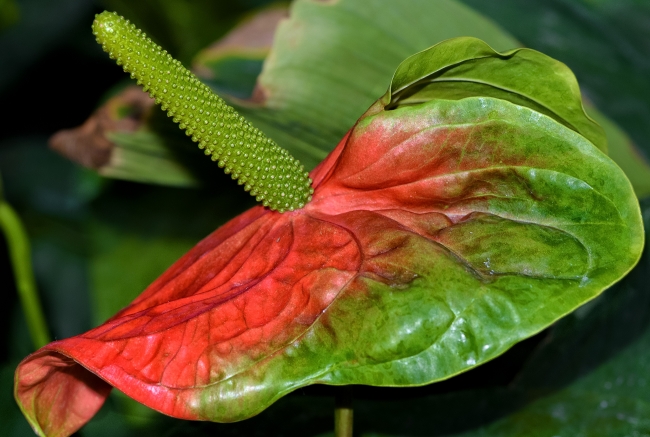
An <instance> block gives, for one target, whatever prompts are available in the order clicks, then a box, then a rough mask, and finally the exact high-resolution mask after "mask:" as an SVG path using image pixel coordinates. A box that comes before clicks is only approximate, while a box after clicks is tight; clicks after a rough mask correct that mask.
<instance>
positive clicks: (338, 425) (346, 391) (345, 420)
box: [334, 385, 354, 437]
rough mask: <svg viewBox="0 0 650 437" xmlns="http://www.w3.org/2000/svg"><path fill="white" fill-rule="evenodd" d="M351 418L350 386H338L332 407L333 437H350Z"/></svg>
mask: <svg viewBox="0 0 650 437" xmlns="http://www.w3.org/2000/svg"><path fill="white" fill-rule="evenodd" d="M353 420H354V410H353V409H352V387H351V386H349V385H346V386H343V387H339V388H338V392H337V394H336V398H335V407H334V437H352V425H353Z"/></svg>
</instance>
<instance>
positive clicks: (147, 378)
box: [16, 98, 642, 435]
mask: <svg viewBox="0 0 650 437" xmlns="http://www.w3.org/2000/svg"><path fill="white" fill-rule="evenodd" d="M578 164H579V165H578ZM312 177H313V178H314V180H315V187H316V192H315V194H314V200H313V201H312V202H311V203H310V204H309V205H307V207H305V208H304V209H302V210H299V211H296V212H293V213H285V214H283V215H281V214H277V213H273V212H270V211H267V210H264V209H262V208H259V207H258V208H254V209H252V210H250V211H248V212H247V213H245V214H243V215H241V216H240V217H238V218H236V219H234V220H233V221H231V222H230V223H228V224H227V225H225V226H224V227H222V228H220V229H219V230H217V231H216V232H215V233H213V234H212V235H211V236H209V237H208V238H206V239H205V240H203V241H202V242H201V243H199V244H198V245H197V246H196V247H195V248H194V249H192V250H191V251H190V252H189V253H188V254H186V255H185V256H184V257H183V258H181V259H180V260H179V261H178V262H177V263H176V264H174V266H172V267H171V268H170V269H169V270H168V271H167V272H166V273H165V274H163V276H161V277H160V278H159V279H158V280H157V281H155V282H154V283H153V284H152V285H151V286H150V287H149V288H148V289H147V290H145V292H144V293H143V294H142V295H141V296H140V297H139V298H137V299H136V300H135V301H134V302H133V303H132V304H131V305H130V306H129V307H127V308H126V309H125V310H123V311H122V312H120V313H118V314H117V315H116V316H115V317H113V318H112V319H111V320H109V321H108V322H107V323H105V324H104V325H102V326H100V327H98V328H96V329H94V330H92V331H89V332H88V333H86V334H83V335H81V336H77V337H73V338H70V339H67V340H62V341H59V342H55V343H52V344H50V345H49V346H47V347H45V348H43V349H41V350H40V351H38V352H37V353H35V354H34V355H32V356H30V357H28V358H27V359H26V360H25V361H24V362H23V363H22V364H21V366H20V367H19V369H18V371H17V385H16V394H17V398H18V399H19V400H20V402H21V404H22V406H23V410H24V412H25V413H26V414H27V415H28V417H30V421H31V423H32V424H33V425H34V426H36V427H39V426H40V427H48V428H45V429H44V430H43V431H44V432H45V433H46V434H48V435H50V434H51V435H59V434H58V432H61V434H60V435H66V433H69V432H71V431H72V430H73V429H75V428H76V427H78V426H80V425H81V424H82V422H83V421H84V420H87V419H88V418H89V416H90V415H92V414H93V413H94V410H96V409H97V408H99V406H100V405H101V402H102V401H103V396H105V395H106V390H107V389H108V388H109V387H110V386H109V385H107V384H106V383H104V382H102V381H101V380H100V379H98V378H97V377H95V376H91V375H93V374H95V375H97V376H99V377H100V378H101V379H103V380H105V381H107V382H108V383H110V384H111V385H115V386H116V387H118V388H119V389H120V390H122V391H124V392H125V393H126V394H128V395H129V396H131V397H133V398H135V399H136V400H138V401H140V402H142V403H144V404H146V405H149V406H151V407H153V408H155V409H158V410H159V411H162V412H165V413H166V414H170V415H173V416H175V417H181V418H187V419H202V420H214V421H233V420H240V419H243V418H246V417H249V416H251V415H254V414H257V413H259V412H260V411H261V410H262V409H264V408H265V407H267V406H268V405H269V404H271V403H273V402H274V401H275V400H277V399H278V398H279V397H281V396H282V395H284V394H286V393H288V392H290V391H292V390H295V389H296V388H298V387H301V386H304V385H308V384H312V383H327V384H334V385H337V384H350V383H357V384H370V385H420V384H426V383H429V382H433V381H436V380H441V379H445V378H448V377H450V376H453V375H455V374H457V373H459V372H462V371H465V370H467V369H470V368H472V367H475V366H476V365H478V364H481V363H483V362H485V361H487V360H490V359H492V358H494V357H496V356H497V355H499V354H501V353H503V352H504V351H505V350H506V349H508V348H509V347H510V346H512V345H513V344H514V343H516V342H517V341H519V340H521V339H523V338H526V337H528V336H530V335H532V334H534V333H536V332H538V331H539V330H541V329H543V328H544V327H546V326H548V324H550V323H552V322H553V321H555V320H556V319H558V318H559V317H561V316H563V315H565V314H566V313H568V312H570V311H572V310H573V309H575V308H576V307H577V306H579V305H581V304H582V303H584V302H585V301H587V300H589V299H592V298H593V297H595V296H596V295H598V294H599V293H600V292H601V291H602V290H603V289H604V288H606V287H608V286H609V285H611V284H612V283H613V282H614V281H616V280H617V279H619V278H620V277H621V276H622V275H623V274H625V273H626V272H627V271H628V270H629V269H630V268H631V267H632V265H633V264H634V263H635V262H636V260H637V259H638V256H639V253H640V250H641V246H642V238H641V235H642V234H641V232H642V230H641V223H640V216H639V211H638V205H637V204H636V201H635V198H634V196H633V193H632V190H631V187H630V185H629V182H628V181H627V179H625V177H624V175H623V174H622V172H621V171H620V170H619V169H618V167H616V165H615V164H613V163H612V162H611V161H610V160H609V159H608V158H607V157H606V156H605V155H604V154H602V153H601V152H600V151H598V150H597V149H596V148H595V147H594V146H593V145H592V144H591V143H590V142H588V141H587V140H585V139H584V138H583V137H581V136H580V135H578V134H577V133H575V132H573V131H571V130H569V129H567V128H566V127H564V126H562V125H560V124H558V123H557V122H555V121H554V120H552V119H550V118H548V117H546V116H544V115H541V114H539V113H537V112H535V111H532V110H530V109H527V108H523V107H520V106H516V105H513V104H511V103H509V102H505V101H503V100H498V99H492V98H467V99H463V100H459V101H447V100H433V101H431V102H428V103H424V104H420V105H415V106H406V107H403V108H398V109H394V110H390V111H386V110H384V109H383V108H382V107H381V105H380V104H377V105H375V106H373V107H372V108H371V109H370V110H369V111H368V112H367V114H366V115H365V116H364V117H363V118H362V119H361V120H360V121H359V123H358V124H357V125H356V127H355V128H354V129H353V130H352V131H351V133H350V134H349V136H347V137H346V138H345V139H344V140H343V141H342V142H341V143H340V145H339V147H338V148H337V149H336V150H335V151H334V152H333V153H332V154H331V155H330V157H329V158H328V159H327V160H325V161H324V162H323V164H322V165H321V166H319V167H318V168H317V169H316V170H315V171H314V172H313V173H312ZM504 235H506V236H507V238H504ZM360 315H362V316H361V317H360ZM80 364H81V365H80ZM82 366H83V367H82ZM85 369H88V370H90V371H91V372H92V373H89V372H87V370H85ZM80 378H83V379H81V381H80ZM57 387H65V388H66V390H65V391H61V390H60V389H59V388H57ZM57 396H62V397H61V398H57ZM63 400H66V401H67V402H73V403H71V404H65V403H64V402H63ZM33 402H37V404H33ZM79 403H80V404H79ZM31 405H35V406H34V407H30V406H31ZM52 405H58V406H63V405H65V407H66V408H65V412H64V411H62V410H59V409H51V406H52ZM81 407H83V408H81ZM84 415H86V417H85V418H84ZM63 424H65V425H63ZM62 429H64V431H61V430H62Z"/></svg>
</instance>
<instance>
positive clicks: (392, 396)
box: [0, 0, 650, 437]
mask: <svg viewBox="0 0 650 437" xmlns="http://www.w3.org/2000/svg"><path fill="white" fill-rule="evenodd" d="M305 1H307V0H305ZM310 1H311V0H310ZM313 1H316V0H313ZM358 1H362V0H358ZM423 1H424V0H423ZM450 1H451V0H450ZM415 3H417V0H415ZM455 3H459V4H461V5H462V6H463V7H468V8H472V9H474V10H475V11H476V12H477V13H479V14H481V15H482V16H483V17H485V19H487V20H491V21H492V22H493V23H494V24H495V25H496V26H500V27H501V29H503V31H504V33H505V34H509V35H510V36H511V37H513V38H514V39H516V40H517V41H519V42H520V43H521V45H523V46H526V47H530V48H534V49H537V50H540V51H542V52H544V53H546V54H548V55H550V56H552V57H554V58H556V59H559V60H561V61H562V62H564V63H566V64H567V65H568V66H569V67H570V68H571V69H572V70H573V71H574V73H575V74H576V76H577V77H578V80H579V82H580V85H581V89H582V91H583V94H584V96H585V98H586V100H587V101H589V102H591V103H592V104H593V105H595V106H596V107H597V108H598V109H599V110H600V111H601V112H602V113H603V114H604V115H605V116H607V117H608V118H609V120H610V121H607V120H605V121H604V123H610V122H613V123H615V124H617V125H618V127H619V128H620V130H617V129H618V128H617V129H616V130H614V131H615V132H617V133H618V135H620V138H617V140H618V141H623V142H626V143H627V144H628V145H629V147H630V148H633V150H634V152H633V153H635V154H636V155H634V154H633V155H632V158H630V157H629V156H628V157H627V158H626V159H628V160H630V161H632V162H631V163H630V164H629V165H630V166H631V168H635V167H634V165H639V166H641V165H645V164H644V163H645V162H647V159H648V157H650V140H649V138H650V86H649V84H648V83H649V82H648V77H650V2H648V1H647V0H500V1H498V2H486V1H483V0H463V1H462V2H455ZM287 5H288V3H280V4H278V3H274V2H271V1H269V0H228V1H226V0H185V1H182V2H181V1H173V0H140V1H138V2H133V1H127V0H0V96H1V97H0V102H1V104H2V106H3V107H4V108H5V109H4V110H2V113H3V114H4V115H3V116H2V118H1V126H2V128H1V129H0V180H1V183H2V184H1V187H2V193H3V194H2V195H3V197H4V199H5V201H6V202H8V203H9V204H10V205H11V206H12V207H13V208H14V209H15V210H16V211H17V213H18V214H19V216H20V217H21V219H22V221H23V223H24V225H25V227H26V230H27V234H28V236H29V239H30V243H31V248H32V262H33V267H34V272H35V277H36V281H37V286H38V290H39V293H40V297H41V300H42V303H43V307H44V310H45V317H46V320H47V326H48V329H49V332H50V334H51V336H52V338H54V339H57V338H65V337H69V336H73V335H76V334H79V333H82V332H84V331H86V330H88V329H90V328H91V327H93V326H96V325H97V324H99V323H102V322H103V321H104V320H106V319H107V318H108V317H109V316H110V315H112V314H113V313H114V312H115V311H116V310H119V308H121V307H122V306H123V305H124V304H125V303H128V302H129V301H130V300H131V299H132V298H134V297H135V296H137V294H138V293H139V292H140V291H141V290H142V289H144V287H146V285H148V284H149V283H150V282H151V281H152V280H153V279H155V278H156V277H157V276H158V275H159V274H160V273H162V271H164V269H165V268H166V267H168V266H169V265H170V264H171V263H172V262H173V261H175V260H176V259H177V258H178V257H180V256H181V255H182V254H183V253H184V252H185V251H187V250H188V249H189V248H190V247H192V246H193V245H194V244H195V243H196V242H197V241H199V240H200V239H201V238H203V237H204V236H206V235H207V234H208V233H210V232H211V231H212V230H214V229H215V228H216V227H218V226H219V225H220V224H222V223H224V222H225V221H226V220H227V219H229V218H231V217H234V216H235V215H236V214H237V213H239V212H241V211H243V210H245V209H246V208H248V207H250V206H251V205H252V201H251V199H250V196H248V195H247V194H246V193H244V192H243V190H239V189H238V188H236V187H237V186H236V184H234V183H232V181H230V179H229V178H228V177H225V176H223V175H216V174H214V175H213V174H212V173H209V172H208V171H207V170H206V169H204V168H203V167H202V164H197V165H196V168H194V169H193V170H192V174H191V175H189V176H188V174H187V173H184V172H183V171H181V170H179V171H178V172H177V173H174V174H175V175H176V176H177V179H175V180H174V181H172V182H170V183H168V184H165V183H164V182H165V181H153V182H156V183H155V184H148V183H142V181H140V182H136V181H133V180H123V179H137V177H130V176H129V174H126V173H128V171H127V170H128V169H127V170H124V169H118V170H119V171H124V172H126V173H119V171H118V170H115V169H114V168H103V169H102V168H99V170H100V171H99V173H102V172H103V173H102V174H104V175H108V176H116V175H117V176H119V175H120V174H121V175H122V178H121V179H116V178H109V177H105V176H102V175H100V174H98V171H95V170H93V169H89V168H86V167H84V166H81V165H79V164H77V163H75V162H73V161H72V160H70V159H68V158H66V157H64V156H62V155H61V154H59V153H57V152H56V151H54V150H52V148H51V147H48V142H50V138H51V137H52V136H53V135H54V134H55V133H57V132H58V131H61V130H64V129H71V128H75V127H77V126H80V125H82V124H83V123H84V122H86V120H87V119H88V118H89V117H90V116H91V114H93V113H94V111H96V110H97V109H98V108H100V107H101V105H102V104H104V103H105V102H106V101H107V99H109V98H110V97H111V96H115V95H118V94H119V93H120V92H121V91H122V90H123V89H124V87H125V86H126V85H127V84H128V82H129V80H128V77H127V75H126V74H124V73H123V72H122V70H121V69H120V68H119V67H117V66H116V65H115V64H114V62H113V61H112V60H110V59H109V58H108V56H106V54H105V53H103V52H102V50H101V48H100V47H99V46H98V45H97V44H96V43H95V41H94V38H93V36H92V33H91V30H90V25H91V23H92V20H93V17H94V14H96V13H99V12H101V11H103V10H104V9H108V10H114V11H117V12H118V13H119V14H121V15H124V16H125V17H127V18H129V19H130V20H131V21H132V22H134V23H135V24H136V25H137V26H138V27H140V28H142V29H143V30H144V31H145V32H147V33H148V34H149V35H150V36H152V38H153V39H154V40H155V41H157V42H158V43H159V44H161V45H162V46H163V47H165V48H166V49H167V50H168V51H169V52H170V53H172V55H173V56H175V57H176V58H178V59H179V60H181V61H182V62H183V63H184V64H185V65H188V66H189V65H194V66H195V67H196V68H197V69H200V68H202V67H203V68H206V66H207V68H208V69H211V70H210V71H208V72H207V73H205V76H206V77H210V78H211V79H212V82H211V85H212V86H213V87H215V89H218V90H220V91H222V92H224V93H226V94H227V95H230V96H232V98H233V99H234V100H236V99H238V98H239V99H242V98H248V97H250V96H251V95H253V93H254V85H255V79H256V77H257V75H258V74H259V73H260V72H261V69H262V65H263V59H264V56H265V55H266V54H267V53H268V47H266V46H265V45H264V44H261V45H260V46H259V47H257V48H256V50H253V51H248V52H246V54H245V56H244V55H242V56H240V57H239V58H237V59H235V61H233V60H232V59H231V58H228V59H226V60H225V61H224V62H221V63H218V64H217V63H214V62H213V63H212V64H211V63H210V62H207V61H205V56H204V55H205V53H204V52H202V51H203V49H205V48H207V47H209V46H210V45H211V44H213V43H214V42H215V41H218V40H219V39H220V38H222V37H224V35H226V34H227V33H228V32H229V31H231V30H232V29H233V28H234V27H235V26H236V25H238V23H241V22H242V20H244V21H246V20H248V21H250V19H251V17H253V14H255V13H256V11H259V10H260V9H264V8H266V9H265V10H268V8H269V7H271V8H272V9H273V8H280V9H281V10H284V9H283V8H286V6H287ZM281 15H282V14H280V16H281ZM436 42H438V41H435V40H434V41H431V42H430V44H429V45H433V44H435V43H436ZM201 53H204V55H203V57H201V56H197V55H200V54H201ZM219 59H220V60H223V59H225V58H219ZM213 60H214V59H213ZM386 85H387V83H386ZM376 97H379V95H377V96H376ZM138 105H140V106H138ZM120 108H125V110H127V111H133V110H134V109H133V108H136V109H137V108H140V109H141V110H142V111H150V109H149V107H148V106H147V104H146V102H145V103H138V104H131V103H129V104H126V103H125V104H124V105H123V107H122V106H119V105H118V109H117V110H118V112H119V110H120ZM156 114H157V113H155V112H154V113H152V115H149V116H148V118H147V120H146V123H148V124H149V126H150V127H152V126H153V128H152V129H151V130H152V131H155V132H158V133H160V132H168V131H167V130H166V129H168V126H167V125H166V124H165V123H166V122H165V121H160V120H158V119H157V117H158V115H156ZM359 115H360V114H359ZM110 116H111V115H110V114H109V115H108V117H109V118H110ZM125 117H126V118H129V117H130V119H133V120H135V121H134V122H135V123H136V124H138V123H142V119H141V118H139V114H133V113H129V114H127V116H122V115H120V116H115V115H113V118H114V119H113V121H115V119H122V118H125ZM599 121H601V120H599ZM138 126H139V124H138ZM107 129H108V130H110V129H114V130H116V131H117V130H119V129H117V128H115V126H114V125H111V127H110V128H107ZM101 133H106V132H105V131H101V132H100V134H97V133H95V135H94V136H93V135H91V137H92V138H94V139H95V140H97V135H99V136H101ZM608 133H609V132H608ZM169 137H173V138H175V139H174V141H173V142H177V143H179V144H182V145H181V149H182V148H183V147H184V146H185V145H187V144H186V143H187V140H186V139H185V138H184V137H183V136H182V135H181V136H179V135H178V129H175V130H174V132H173V133H169ZM79 138H84V137H83V136H81V137H80V136H77V137H74V136H73V137H72V140H71V139H69V138H68V139H67V140H66V141H63V140H62V142H61V143H60V144H62V145H60V147H59V149H65V148H66V146H69V147H68V149H70V148H71V149H74V145H75V141H78V140H79ZM92 138H91V139H92ZM111 138H112V141H114V142H115V143H116V144H121V145H122V146H124V147H125V148H126V146H125V145H128V144H131V143H129V141H135V142H137V141H142V142H143V143H142V144H145V143H146V144H150V143H149V142H148V141H149V140H151V138H149V137H146V138H145V137H133V136H132V137H128V138H127V137H119V135H118V136H116V137H111ZM129 138H130V139H129ZM143 138H144V139H143ZM154 140H155V139H154ZM154 140H151V141H153V142H155V141H154ZM97 141H99V140H97ZM100 142H101V141H100ZM138 144H140V143H138ZM630 150H632V149H630ZM165 153H167V152H165ZM169 153H176V152H169ZM68 154H69V155H71V156H73V157H74V156H76V159H77V160H78V161H79V160H81V161H83V159H84V157H83V156H81V157H80V156H79V153H78V150H77V151H76V152H75V150H72V152H70V150H68ZM181 155H182V154H181ZM165 156H167V155H165ZM165 156H163V158H164V159H166V158H165ZM176 158H178V159H179V160H180V162H183V160H184V159H185V158H183V156H180V155H179V156H177V157H176ZM164 159H163V160H164ZM165 162H167V161H165ZM134 165H135V164H134ZM161 165H162V164H161ZM188 165H189V164H188ZM192 165H193V164H192ZM190 166H191V165H190ZM644 171H645V170H644V169H643V168H641V169H638V171H637V172H635V173H634V175H630V177H631V178H632V177H636V178H637V179H638V180H637V183H636V184H635V188H637V193H638V194H639V197H640V202H641V207H642V212H643V214H644V222H645V225H646V228H647V227H648V226H649V225H650V200H648V194H650V179H647V180H646V176H647V173H644ZM111 172H113V173H111ZM125 174H126V176H125ZM131 176H132V175H131ZM141 179H142V178H141ZM145 179H146V177H144V179H143V180H145ZM206 181H210V183H209V184H206V183H205V182H206ZM149 182H151V181H149ZM170 185H172V186H170ZM190 186H191V187H190ZM649 288H650V261H649V260H648V256H647V249H646V254H645V255H644V258H643V259H642V260H641V263H640V264H639V266H637V268H635V270H634V271H633V272H632V274H631V275H630V276H629V277H627V278H626V279H625V280H624V281H623V282H621V283H620V284H617V285H616V286H615V287H613V288H612V289H610V290H608V291H607V292H606V293H604V294H603V296H602V297H600V298H598V299H597V300H596V301H594V302H591V303H589V304H587V305H586V306H585V307H582V308H581V309H579V310H578V311H577V312H576V313H574V314H572V315H570V316H568V317H567V318H565V319H563V320H562V321H560V322H559V323H557V324H556V325H555V326H553V327H551V328H549V329H548V330H546V331H545V332H543V333H540V334H538V335H537V336H535V337H533V338H531V339H529V340H526V341H524V342H522V343H520V344H518V345H517V346H516V347H514V348H513V349H512V350H511V351H509V352H508V353H506V354H505V355H503V356H502V357H500V358H498V359H497V360H495V361H493V362H490V363H488V364H487V365H485V366H482V367H480V368H477V369H475V370H472V371H471V372H468V373H467V374H464V375H461V376H459V377H456V378H453V379H452V380H449V381H445V382H442V383H439V384H434V385H432V386H428V387H421V388H413V389H389V388H385V389H378V388H364V387H357V388H355V396H356V397H357V401H356V402H357V403H356V408H357V410H356V413H355V414H356V415H357V416H356V426H357V428H356V429H357V433H358V435H364V436H370V435H391V436H397V435H402V436H407V435H408V436H411V435H413V436H415V435H418V436H443V435H449V436H452V435H453V436H461V435H463V436H474V435H476V436H478V435H482V436H497V435H499V436H500V435H503V436H506V435H507V436H511V435H539V436H546V435H548V436H549V437H550V436H554V435H562V436H576V435H585V436H587V435H588V436H623V435H630V436H632V435H634V436H645V435H647V436H650V395H649V394H648V393H650V337H649V334H648V325H649V322H650V289H649ZM0 290H2V294H1V296H2V298H3V301H2V304H1V305H0V435H2V436H12V437H13V436H28V435H33V433H32V431H31V429H30V428H29V426H28V424H27V422H26V421H25V419H24V418H23V417H22V415H21V413H20V411H19V410H18V407H17V406H16V404H15V402H14V400H13V394H12V385H13V372H14V370H15V367H16V365H17V363H18V362H19V361H20V360H21V359H22V358H24V357H25V356H27V355H28V354H29V353H31V352H32V351H33V350H34V348H33V345H32V341H31V339H30V336H29V332H28V328H27V324H26V321H25V316H24V315H23V312H22V310H21V307H20V302H19V300H18V297H17V293H16V288H15V285H14V277H13V273H12V268H11V263H10V261H9V255H8V252H7V246H6V241H5V240H4V237H3V236H2V235H0ZM646 381H647V384H646ZM331 395H332V393H331V389H329V388H327V387H312V388H307V389H304V390H299V391H298V392H296V393H293V394H291V395H290V396H287V397H286V398H285V399H283V400H281V401H279V402H278V403H277V404H275V405H273V406H272V407H270V408H269V409H268V410H267V411H265V412H264V413H262V414H261V415H260V416H258V417H255V418H253V419H250V420H247V421H244V422H241V423H237V424H205V423H193V422H183V421H179V420H174V419H170V418H167V417H164V416H162V415H160V414H158V413H155V412H153V411H151V410H149V409H147V408H146V407H143V406H140V405H138V404H136V403H134V402H132V401H130V400H129V399H127V398H125V397H124V396H122V395H120V394H119V393H114V394H113V395H112V396H111V398H110V399H109V401H108V402H107V403H106V405H105V407H104V408H103V409H102V411H101V412H100V413H99V414H98V415H97V417H96V418H95V419H93V421H91V423H89V424H88V425H87V426H86V427H84V428H83V429H82V430H81V431H80V432H79V433H78V434H79V435H83V436H88V437H91V436H112V437H116V436H125V437H126V436H135V435H138V436H147V435H151V436H181V435H190V434H191V435H193V436H201V435H246V436H255V435H260V436H262V435H296V436H316V435H321V434H323V435H327V433H328V432H330V430H331V429H332V422H333V419H332V408H333V405H334V403H333V400H332V396H331ZM533 431H534V432H533Z"/></svg>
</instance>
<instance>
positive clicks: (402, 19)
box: [235, 0, 520, 168]
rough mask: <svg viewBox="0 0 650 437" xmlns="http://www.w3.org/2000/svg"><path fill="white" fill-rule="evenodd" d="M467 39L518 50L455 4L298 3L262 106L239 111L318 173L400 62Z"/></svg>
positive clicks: (281, 34)
mask: <svg viewBox="0 0 650 437" xmlns="http://www.w3.org/2000/svg"><path fill="white" fill-rule="evenodd" d="M468 35H469V36H474V37H477V38H481V39H483V40H485V41H487V42H488V43H489V44H490V45H491V46H492V47H494V48H495V49H496V50H507V49H512V48H514V47H517V46H519V45H520V44H519V43H518V42H517V41H516V40H515V39H514V38H512V37H511V36H510V35H509V34H508V33H507V32H506V31H504V30H503V29H501V28H499V27H498V26H496V25H495V24H494V23H493V22H491V21H489V20H487V19H485V18H484V17H482V16H481V15H479V14H477V13H476V12H474V11H473V10H471V9H469V8H468V7H466V6H464V5H463V4H461V3H460V2H457V1H454V0H437V1H435V2H431V1H427V0H402V1H399V2H396V1H392V0H362V1H359V0H338V1H318V0H296V1H294V2H293V3H292V6H291V9H290V16H289V19H288V20H286V21H284V22H282V23H280V25H279V26H278V29H277V30H276V35H275V40H274V43H273V48H272V50H271V53H270V54H269V56H268V58H267V59H266V61H265V63H264V69H263V71H262V74H261V76H260V78H259V80H258V89H257V90H256V95H255V96H254V100H255V102H257V103H256V104H255V105H253V106H251V107H250V108H249V110H247V105H246V104H245V103H242V104H241V106H239V107H238V109H239V110H240V111H241V112H242V113H243V114H244V115H245V116H246V117H248V118H249V119H250V120H251V121H252V122H253V123H255V125H256V126H258V127H259V128H260V129H262V130H263V131H264V132H265V133H266V134H267V135H269V136H270V137H271V138H273V139H275V140H276V141H277V142H278V144H282V145H283V147H286V148H287V149H289V150H290V151H291V152H292V154H293V155H294V156H296V157H297V158H298V159H299V160H300V161H301V162H303V164H305V167H307V168H313V167H314V166H315V165H316V164H317V163H318V162H319V161H320V160H321V159H323V158H324V157H325V156H326V155H327V154H328V153H329V152H330V151H331V150H333V148H334V146H335V145H336V144H337V143H338V141H339V140H340V139H341V137H342V136H343V135H344V134H345V132H346V131H347V130H348V129H349V127H350V126H351V125H352V124H353V123H354V122H355V121H356V120H357V119H358V118H359V117H360V116H361V114H363V112H364V111H365V110H366V108H368V106H370V105H371V104H372V102H374V101H375V100H376V99H377V96H379V95H381V94H383V93H384V92H385V90H386V88H387V87H388V85H389V84H390V80H391V77H392V74H393V72H394V71H395V68H397V66H398V65H399V64H400V62H402V61H403V60H404V59H405V58H406V57H408V56H410V55H412V54H413V53H417V52H419V51H421V50H424V49H426V48H427V47H430V46H432V45H434V44H436V43H438V42H440V41H443V40H446V39H448V38H453V37H458V36H468ZM235 103H236V102H235Z"/></svg>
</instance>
